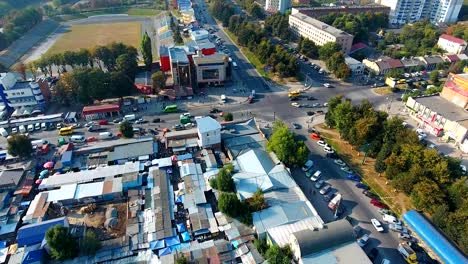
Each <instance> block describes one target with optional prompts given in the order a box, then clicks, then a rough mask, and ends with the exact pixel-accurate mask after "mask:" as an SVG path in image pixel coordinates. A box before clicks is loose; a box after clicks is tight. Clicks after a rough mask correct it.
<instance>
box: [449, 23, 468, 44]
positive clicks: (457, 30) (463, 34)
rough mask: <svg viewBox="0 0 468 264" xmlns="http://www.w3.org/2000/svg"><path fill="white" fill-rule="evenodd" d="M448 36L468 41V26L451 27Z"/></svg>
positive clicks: (457, 25)
mask: <svg viewBox="0 0 468 264" xmlns="http://www.w3.org/2000/svg"><path fill="white" fill-rule="evenodd" d="M445 33H446V34H449V35H451V36H454V37H457V38H461V39H463V40H465V41H468V26H467V25H465V24H455V25H451V26H450V27H448V28H447V30H446V31H445Z"/></svg>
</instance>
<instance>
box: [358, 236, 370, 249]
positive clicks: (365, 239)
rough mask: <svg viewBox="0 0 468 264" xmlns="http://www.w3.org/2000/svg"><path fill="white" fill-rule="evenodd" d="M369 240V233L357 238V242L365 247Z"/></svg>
mask: <svg viewBox="0 0 468 264" xmlns="http://www.w3.org/2000/svg"><path fill="white" fill-rule="evenodd" d="M368 241H369V235H368V234H365V235H363V236H362V237H360V238H359V239H358V240H357V243H358V245H359V246H360V247H364V246H365V245H366V244H367V242H368Z"/></svg>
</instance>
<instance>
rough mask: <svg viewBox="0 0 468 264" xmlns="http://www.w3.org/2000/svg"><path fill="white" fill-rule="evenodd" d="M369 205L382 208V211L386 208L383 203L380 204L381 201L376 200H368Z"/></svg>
mask: <svg viewBox="0 0 468 264" xmlns="http://www.w3.org/2000/svg"><path fill="white" fill-rule="evenodd" d="M370 203H371V204H372V205H373V206H375V207H378V208H382V209H387V208H388V206H387V205H386V204H384V203H382V202H381V201H379V200H376V199H372V200H370Z"/></svg>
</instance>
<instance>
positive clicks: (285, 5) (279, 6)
mask: <svg viewBox="0 0 468 264" xmlns="http://www.w3.org/2000/svg"><path fill="white" fill-rule="evenodd" d="M254 4H255V2H254ZM289 8H291V0H266V1H265V10H266V11H267V12H269V13H276V12H280V13H283V14H284V13H285V12H286V11H288V9H289Z"/></svg>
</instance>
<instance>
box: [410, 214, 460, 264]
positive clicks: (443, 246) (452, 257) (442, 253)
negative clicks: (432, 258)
mask: <svg viewBox="0 0 468 264" xmlns="http://www.w3.org/2000/svg"><path fill="white" fill-rule="evenodd" d="M403 220H405V221H406V223H407V224H408V225H409V226H410V227H411V228H412V229H413V230H414V231H415V232H416V233H417V234H418V235H419V237H421V239H422V240H424V242H426V244H428V245H429V246H430V247H431V248H432V249H433V250H434V252H435V253H436V254H437V255H438V256H439V257H440V258H441V259H442V261H443V262H444V263H447V264H457V263H468V258H467V257H466V256H465V255H464V254H463V253H462V252H461V251H460V250H459V249H458V248H457V247H455V246H454V245H453V244H452V243H451V242H450V241H449V240H448V239H447V238H446V237H445V236H444V235H443V234H442V233H441V232H440V231H439V230H437V229H436V228H435V227H434V225H433V224H432V223H431V222H430V221H429V220H427V219H426V218H425V217H424V216H423V215H422V214H420V213H418V212H417V211H415V210H411V211H408V212H406V214H404V215H403Z"/></svg>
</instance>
